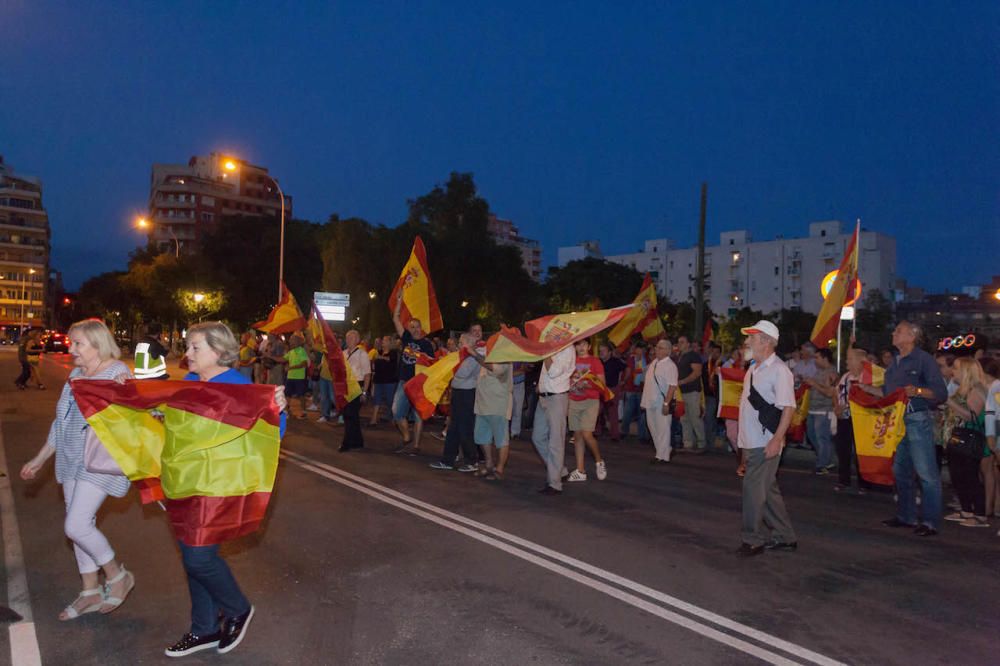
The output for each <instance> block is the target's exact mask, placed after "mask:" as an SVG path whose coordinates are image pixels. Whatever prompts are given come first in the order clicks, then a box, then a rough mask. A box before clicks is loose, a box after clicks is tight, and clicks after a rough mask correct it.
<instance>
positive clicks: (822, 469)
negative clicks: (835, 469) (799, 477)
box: [813, 467, 830, 476]
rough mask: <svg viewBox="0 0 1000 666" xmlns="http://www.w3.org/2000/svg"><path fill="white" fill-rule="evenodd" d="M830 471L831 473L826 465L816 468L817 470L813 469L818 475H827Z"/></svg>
mask: <svg viewBox="0 0 1000 666" xmlns="http://www.w3.org/2000/svg"><path fill="white" fill-rule="evenodd" d="M829 473H830V471H829V470H827V468H825V467H820V468H819V469H816V470H814V471H813V474H815V475H816V476H826V475H828V474H829Z"/></svg>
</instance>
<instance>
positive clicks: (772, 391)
mask: <svg viewBox="0 0 1000 666" xmlns="http://www.w3.org/2000/svg"><path fill="white" fill-rule="evenodd" d="M751 379H752V381H753V387H754V388H755V389H757V392H758V393H760V396H761V397H762V398H764V400H766V401H767V402H769V403H771V404H772V405H774V406H775V407H777V408H778V409H784V408H785V407H795V380H794V378H793V377H792V371H791V370H789V369H788V366H787V365H785V362H784V361H782V360H781V359H780V358H778V355H777V354H771V355H770V356H768V357H767V359H766V360H764V361H761V362H760V363H755V364H754V365H752V366H751V367H750V369H749V370H748V371H747V375H746V377H745V378H744V379H743V394H742V396H740V434H739V438H738V440H737V444H738V445H739V447H740V448H741V449H761V448H764V447H765V446H767V443H768V442H769V441H770V440H771V437H773V436H774V433H773V432H770V431H769V430H767V429H766V428H765V427H764V426H762V425H761V424H760V419H759V418H758V416H757V410H756V409H754V408H753V406H752V405H751V404H750V382H751Z"/></svg>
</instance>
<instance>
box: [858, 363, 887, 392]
mask: <svg viewBox="0 0 1000 666" xmlns="http://www.w3.org/2000/svg"><path fill="white" fill-rule="evenodd" d="M861 383H862V384H868V385H869V386H875V387H878V386H882V385H884V384H885V368H883V367H881V366H878V365H875V364H874V363H872V362H871V361H864V362H862V364H861Z"/></svg>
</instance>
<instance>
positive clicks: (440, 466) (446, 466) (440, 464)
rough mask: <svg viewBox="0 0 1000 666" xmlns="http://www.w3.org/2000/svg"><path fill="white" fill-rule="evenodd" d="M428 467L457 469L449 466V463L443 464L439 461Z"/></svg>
mask: <svg viewBox="0 0 1000 666" xmlns="http://www.w3.org/2000/svg"><path fill="white" fill-rule="evenodd" d="M428 467H430V468H431V469H455V467H454V465H449V464H448V463H446V462H441V461H440V460H438V461H437V462H432V463H431V464H430V465H428Z"/></svg>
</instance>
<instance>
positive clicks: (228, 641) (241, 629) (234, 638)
mask: <svg viewBox="0 0 1000 666" xmlns="http://www.w3.org/2000/svg"><path fill="white" fill-rule="evenodd" d="M252 619H253V606H250V610H248V611H247V612H246V613H243V615H237V616H236V617H227V618H226V619H225V620H224V621H223V622H222V637H221V638H220V639H219V654H226V653H227V652H229V651H231V650H235V649H236V646H237V645H239V644H240V641H242V640H243V637H244V636H246V633H247V627H248V626H250V620H252Z"/></svg>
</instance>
